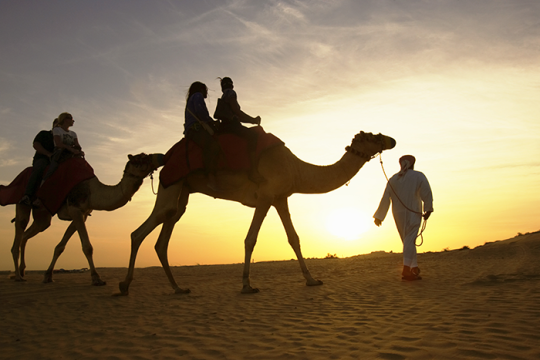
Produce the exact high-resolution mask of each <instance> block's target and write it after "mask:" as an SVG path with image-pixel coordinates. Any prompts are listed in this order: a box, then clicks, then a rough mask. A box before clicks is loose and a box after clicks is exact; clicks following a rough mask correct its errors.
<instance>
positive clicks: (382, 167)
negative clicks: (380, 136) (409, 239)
mask: <svg viewBox="0 0 540 360" xmlns="http://www.w3.org/2000/svg"><path fill="white" fill-rule="evenodd" d="M379 161H380V162H381V169H382V171H383V174H384V177H385V178H386V182H387V184H388V185H390V189H391V190H392V192H393V193H394V194H395V195H396V198H397V199H398V200H399V202H400V203H401V205H403V207H404V208H405V209H407V210H409V211H410V212H412V213H415V214H418V215H420V217H421V218H422V227H421V229H420V233H419V234H418V235H416V238H417V239H418V237H420V240H421V241H420V244H416V241H415V242H414V244H415V245H416V246H422V244H424V235H422V233H423V232H424V230H426V225H427V220H425V219H424V217H423V216H422V213H421V212H418V211H415V210H413V209H410V208H409V207H408V206H407V205H405V204H404V203H403V201H402V200H401V199H400V198H399V196H398V194H397V192H396V190H394V188H393V187H392V184H391V183H390V180H389V179H388V176H386V171H384V166H383V161H382V153H379Z"/></svg>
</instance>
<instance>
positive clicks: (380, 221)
mask: <svg viewBox="0 0 540 360" xmlns="http://www.w3.org/2000/svg"><path fill="white" fill-rule="evenodd" d="M374 222H375V225H377V226H381V224H382V220H379V219H377V218H375V221H374Z"/></svg>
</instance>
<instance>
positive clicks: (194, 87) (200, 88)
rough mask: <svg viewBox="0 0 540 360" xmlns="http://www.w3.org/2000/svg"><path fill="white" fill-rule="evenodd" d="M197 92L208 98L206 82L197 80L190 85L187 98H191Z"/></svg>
mask: <svg viewBox="0 0 540 360" xmlns="http://www.w3.org/2000/svg"><path fill="white" fill-rule="evenodd" d="M195 93H201V94H202V95H203V97H204V98H206V96H207V95H208V87H207V86H206V85H205V84H203V83H202V82H200V81H195V82H194V83H193V84H191V86H190V87H189V90H188V94H187V97H186V100H189V98H190V97H191V95H193V94H195Z"/></svg>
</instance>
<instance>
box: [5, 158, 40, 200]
mask: <svg viewBox="0 0 540 360" xmlns="http://www.w3.org/2000/svg"><path fill="white" fill-rule="evenodd" d="M31 174H32V167H31V166H30V167H27V168H26V169H24V170H23V171H22V172H21V173H20V174H19V175H17V177H16V178H15V179H14V180H13V181H12V182H11V184H9V185H7V186H6V185H0V205H2V206H6V205H12V204H16V203H18V202H19V200H21V198H22V197H23V196H24V191H25V190H26V184H28V180H30V175H31Z"/></svg>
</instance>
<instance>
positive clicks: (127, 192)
mask: <svg viewBox="0 0 540 360" xmlns="http://www.w3.org/2000/svg"><path fill="white" fill-rule="evenodd" d="M142 183H143V179H141V178H140V177H136V176H133V175H131V174H128V173H124V176H123V177H122V179H121V180H120V182H119V183H118V184H116V185H105V184H102V183H99V184H98V187H99V190H97V189H96V190H97V191H98V192H99V194H100V195H99V196H96V197H95V199H94V198H93V199H92V208H93V209H94V210H108V211H112V210H116V209H118V208H120V207H122V206H124V205H125V204H127V203H128V202H129V201H130V200H131V198H132V197H133V194H135V193H136V192H137V190H138V189H139V187H140V186H141V185H142Z"/></svg>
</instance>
